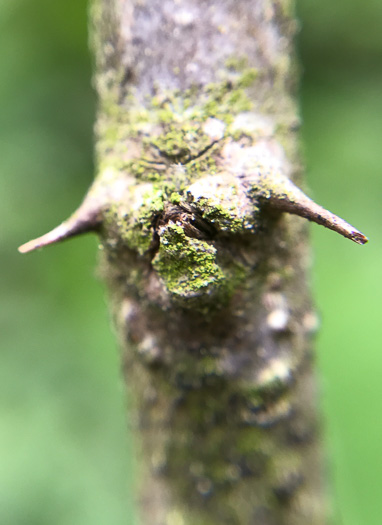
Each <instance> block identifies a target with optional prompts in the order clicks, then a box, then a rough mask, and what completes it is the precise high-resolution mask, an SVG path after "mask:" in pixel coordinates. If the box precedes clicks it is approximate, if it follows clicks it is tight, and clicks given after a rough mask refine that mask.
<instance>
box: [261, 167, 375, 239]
mask: <svg viewBox="0 0 382 525" xmlns="http://www.w3.org/2000/svg"><path fill="white" fill-rule="evenodd" d="M275 182H276V183H275ZM275 188H276V189H275ZM268 202H269V204H270V206H272V208H274V209H278V210H280V211H285V212H287V213H292V214H294V215H299V216H300V217H304V218H305V219H308V220H309V221H313V222H316V223H317V224H321V225H322V226H325V227H326V228H329V229H330V230H333V231H335V232H337V233H339V234H340V235H343V236H344V237H346V238H347V239H350V240H352V241H354V242H356V243H357V244H366V243H367V242H368V240H369V239H368V238H367V237H366V236H365V235H364V234H363V233H361V232H360V231H358V230H357V229H355V228H354V227H353V226H351V224H349V223H347V222H346V221H344V220H343V219H341V218H340V217H338V216H337V215H334V213H331V212H330V211H329V210H326V209H325V208H323V207H322V206H320V205H319V204H316V203H315V202H314V201H312V199H310V198H309V197H308V196H307V195H305V193H303V192H302V191H301V190H300V189H299V188H298V187H297V186H295V185H294V184H293V182H292V181H290V180H289V179H287V178H286V177H284V176H282V175H278V176H277V179H276V178H274V179H273V181H272V187H271V191H270V193H269V200H268Z"/></svg>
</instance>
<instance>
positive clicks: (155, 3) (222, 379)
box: [21, 0, 366, 525]
mask: <svg viewBox="0 0 382 525" xmlns="http://www.w3.org/2000/svg"><path fill="white" fill-rule="evenodd" d="M91 16H92V27H93V29H92V46H93V49H94V53H95V86H96V89H97V92H98V95H99V111H98V119H97V124H96V136H97V145H96V151H97V165H98V175H97V178H96V181H95V183H94V185H93V187H92V188H91V190H90V191H89V194H88V196H87V197H86V199H85V201H84V203H83V205H82V206H81V207H80V209H79V210H78V211H77V212H76V213H75V214H74V215H73V216H72V217H71V218H70V219H69V220H68V221H67V222H66V223H64V224H63V225H61V226H60V227H58V228H57V229H56V230H54V231H53V232H51V233H50V234H47V235H46V236H44V237H42V238H40V239H37V240H36V241H32V242H31V243H28V244H27V245H25V246H24V247H22V248H21V251H29V250H31V249H34V248H36V247H39V246H43V245H45V244H49V243H51V242H55V241H56V240H60V239H62V238H65V237H69V236H71V235H75V234H77V233H81V232H83V231H86V230H97V231H98V232H99V234H100V237H101V241H102V250H101V251H102V259H103V262H102V273H103V275H104V277H105V280H106V281H107V284H108V287H109V288H110V301H111V307H112V311H113V314H114V318H115V322H116V326H117V331H118V335H119V339H120V343H121V349H122V352H121V354H122V362H123V370H124V377H125V379H126V384H127V387H128V390H129V398H130V399H131V406H130V407H129V418H130V420H131V421H133V427H134V434H135V442H136V446H137V449H138V450H139V454H138V456H139V468H138V472H139V477H140V487H139V498H140V504H139V505H140V513H141V521H142V523H143V524H150V525H159V524H160V525H195V524H197V525H217V524H227V525H228V524H229V525H246V524H248V525H252V524H258V525H306V524H308V523H309V524H311V525H319V524H320V525H322V524H324V523H327V502H326V496H325V483H324V480H323V460H322V452H321V439H320V432H319V426H320V425H319V421H318V418H317V409H316V404H317V401H316V393H315V380H314V374H313V372H312V345H311V339H312V335H313V333H314V331H315V329H316V325H317V320H316V315H315V313H314V310H313V308H312V302H311V297H310V290H309V286H308V284H307V272H308V270H309V265H310V254H309V248H308V246H307V229H306V226H305V224H306V221H303V219H301V218H299V217H297V216H296V215H300V216H302V217H306V218H308V219H310V220H314V221H316V222H318V223H320V224H324V225H325V226H327V227H329V228H331V229H334V230H337V231H339V232H340V233H342V234H343V235H345V236H347V237H349V238H351V239H352V240H354V241H355V242H358V243H361V244H362V243H364V242H366V238H365V237H364V236H363V235H362V234H361V233H360V232H358V231H356V230H354V228H352V227H351V226H350V225H348V224H347V223H345V222H344V221H342V220H341V219H339V218H337V217H335V216H333V215H332V214H331V213H330V212H327V211H326V210H324V209H323V208H321V207H319V206H318V205H316V204H314V203H313V202H312V201H311V200H310V199H308V197H306V196H305V195H304V194H303V193H302V192H301V190H299V189H298V188H297V187H296V186H295V183H298V184H299V185H301V183H302V170H301V166H300V161H299V154H298V137H297V132H298V127H299V118H298V111H297V108H296V100H295V96H296V85H297V84H296V83H297V78H296V77H297V68H296V63H295V60H294V53H293V36H294V33H295V30H296V21H295V19H294V17H293V2H291V1H290V0H274V1H273V2H270V1H267V0H252V1H249V0H219V1H217V0H215V1H214V0H182V1H181V0H94V1H93V4H92V8H91ZM284 212H288V213H284ZM292 214H293V215H292Z"/></svg>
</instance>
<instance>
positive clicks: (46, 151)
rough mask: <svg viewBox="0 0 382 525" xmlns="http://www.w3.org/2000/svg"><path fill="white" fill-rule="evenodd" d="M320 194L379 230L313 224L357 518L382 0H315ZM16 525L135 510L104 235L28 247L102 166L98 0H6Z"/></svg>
mask: <svg viewBox="0 0 382 525" xmlns="http://www.w3.org/2000/svg"><path fill="white" fill-rule="evenodd" d="M299 15H300V19H301V20H302V24H303V28H302V32H301V35H300V39H299V40H300V56H301V59H302V62H303V70H304V73H303V87H302V92H301V95H302V115H303V119H304V126H303V135H304V141H305V154H306V161H307V167H308V181H309V186H310V190H311V191H310V193H311V194H312V195H313V196H314V197H315V198H316V200H317V201H318V202H320V203H321V204H323V205H325V206H327V207H328V208H329V209H332V210H333V211H335V212H336V213H338V214H339V215H342V216H343V217H344V218H346V219H348V220H349V221H350V222H352V223H353V224H354V225H355V226H357V227H359V228H360V229H361V230H362V231H364V232H365V233H366V234H367V235H369V236H370V239H371V242H370V244H369V245H367V246H366V247H363V248H362V247H359V246H356V245H353V244H352V243H350V242H349V241H347V240H344V239H342V238H340V237H339V236H337V235H335V234H334V233H332V232H328V231H324V229H323V228H319V227H317V226H313V227H312V237H313V241H314V248H315V266H314V271H313V285H314V288H315V291H316V297H317V304H318V308H319V310H320V311H321V312H322V319H323V327H322V330H321V333H320V336H319V338H318V345H317V346H318V362H319V367H320V378H321V386H322V392H323V409H324V414H325V421H326V428H327V442H328V447H329V450H330V458H331V459H330V464H331V470H332V474H333V478H334V484H333V485H334V487H333V491H332V492H333V494H334V498H335V500H336V503H337V507H338V514H339V516H340V518H339V523H342V524H344V525H364V524H368V525H378V524H379V523H380V514H381V511H382V503H381V497H380V490H381V489H380V487H381V486H382V462H381V461H380V459H379V456H380V443H381V442H382V418H381V416H380V406H379V405H380V400H381V398H382V381H381V373H382V353H381V351H380V350H381V348H380V347H381V326H382V323H381V320H380V318H381V315H382V310H381V299H382V293H381V292H382V284H381V261H382V257H381V255H382V254H381V252H382V245H381V224H382V220H381V219H382V211H381V206H380V199H381V190H382V179H381V178H380V166H381V162H382V147H381V142H382V67H381V66H382V33H381V30H380V28H381V24H382V3H381V2H380V0H368V2H363V1H362V0H336V2H332V0H320V1H319V0H304V1H303V0H300V2H299ZM0 64H1V73H0V79H1V80H0V152H1V153H0V223H1V230H0V242H1V259H0V270H1V273H0V290H1V307H0V465H1V466H0V523H1V524H2V525H45V524H46V525H52V524H53V523H54V524H55V525H87V524H92V525H104V524H105V523H107V524H108V525H132V524H133V522H134V519H133V514H132V505H131V498H130V493H131V490H130V484H131V480H132V474H131V461H130V459H129V458H130V455H129V454H130V451H129V440H128V438H127V437H126V427H127V423H126V422H125V413H124V410H125V407H124V405H125V401H124V393H123V387H122V384H121V379H120V374H119V364H118V350H117V347H116V343H115V341H114V337H113V334H112V330H111V329H110V326H109V320H108V314H107V310H106V304H105V298H104V295H105V294H104V290H103V289H102V285H101V284H100V283H99V282H98V281H97V279H96V278H95V271H94V267H95V260H96V240H95V239H93V238H90V237H83V238H80V239H77V240H73V241H71V242H70V243H64V244H62V245H59V246H56V247H52V248H50V249H48V250H46V251H44V252H40V253H35V254H33V255H28V256H23V257H22V256H20V255H18V253H17V252H16V248H17V246H18V245H19V244H21V243H23V242H25V241H26V240H28V239H30V238H32V237H35V236H37V235H39V234H41V233H44V232H45V231H46V230H48V229H50V228H51V227H53V226H55V225H56V224H58V223H59V222H60V221H61V220H62V219H64V218H66V217H67V216H68V215H69V214H70V213H71V212H72V210H74V208H75V207H76V205H77V204H78V203H79V202H80V200H81V198H82V196H83V195H84V193H85V191H86V189H87V187H88V186H89V184H90V182H91V180H92V176H93V165H92V122H93V118H94V108H95V97H94V93H93V92H92V90H91V87H90V75H91V63H90V58H89V54H88V50H87V34H86V1H85V0H66V1H65V2H52V1H51V0H33V2H32V1H31V0H29V1H28V0H1V4H0Z"/></svg>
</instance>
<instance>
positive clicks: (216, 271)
mask: <svg viewBox="0 0 382 525" xmlns="http://www.w3.org/2000/svg"><path fill="white" fill-rule="evenodd" d="M152 264H153V267H154V269H155V270H156V271H157V272H158V275H159V277H160V278H161V280H162V281H163V282H164V284H165V287H166V289H167V290H168V292H169V293H170V294H171V295H172V296H173V298H175V299H178V300H181V301H182V302H183V303H185V302H187V301H190V300H191V301H192V300H195V299H200V297H204V298H209V299H211V297H216V296H217V295H220V294H221V293H222V291H223V290H222V288H223V284H224V281H225V276H224V273H223V272H222V269H221V268H220V267H219V266H218V264H217V262H216V249H215V248H214V247H213V246H212V245H211V244H210V243H208V242H206V241H202V240H199V239H192V238H190V237H187V236H186V234H185V233H184V230H183V228H182V226H179V225H177V224H174V223H169V224H168V225H167V226H166V227H165V229H164V231H163V232H161V242H160V247H159V251H158V253H157V255H156V256H155V257H154V259H153V261H152ZM203 302H204V301H203Z"/></svg>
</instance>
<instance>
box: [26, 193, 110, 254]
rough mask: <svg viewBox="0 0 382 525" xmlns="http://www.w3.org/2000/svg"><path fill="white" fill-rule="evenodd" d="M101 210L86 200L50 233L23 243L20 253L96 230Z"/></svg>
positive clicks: (99, 221)
mask: <svg viewBox="0 0 382 525" xmlns="http://www.w3.org/2000/svg"><path fill="white" fill-rule="evenodd" d="M100 211H101V210H100V208H99V207H97V208H93V207H89V203H86V200H85V202H84V203H83V204H82V205H81V206H80V207H79V209H78V210H77V211H76V212H75V213H74V214H73V215H72V216H71V217H69V219H68V220H67V221H64V222H63V223H62V224H60V225H59V226H57V228H54V229H53V230H52V231H50V232H49V233H46V234H45V235H42V236H41V237H38V238H37V239H33V240H32V241H29V242H27V243H25V244H23V245H22V246H20V247H19V248H18V250H19V252H20V253H28V252H31V251H33V250H37V249H38V248H43V247H44V246H48V245H49V244H54V243H56V242H60V241H63V240H64V239H69V238H70V237H75V236H76V235H80V234H82V233H87V232H91V231H96V230H97V228H98V226H99V225H100V223H101V217H100Z"/></svg>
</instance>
